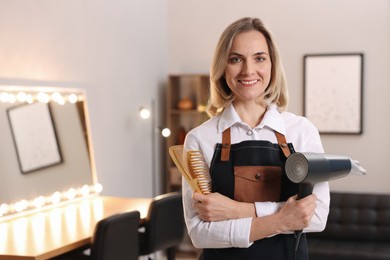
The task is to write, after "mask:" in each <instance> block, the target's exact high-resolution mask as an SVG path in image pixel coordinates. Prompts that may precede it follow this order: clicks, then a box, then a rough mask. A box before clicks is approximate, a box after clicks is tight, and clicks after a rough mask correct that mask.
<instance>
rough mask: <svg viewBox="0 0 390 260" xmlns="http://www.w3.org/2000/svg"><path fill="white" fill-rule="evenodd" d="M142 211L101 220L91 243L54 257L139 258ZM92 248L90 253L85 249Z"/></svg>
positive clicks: (79, 259) (61, 259)
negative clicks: (139, 230) (85, 246)
mask: <svg viewBox="0 0 390 260" xmlns="http://www.w3.org/2000/svg"><path fill="white" fill-rule="evenodd" d="M139 224H140V213H139V212H138V211H130V212H126V213H120V214H116V215H112V216H109V217H106V218H104V219H102V220H100V221H99V222H98V223H97V224H96V227H95V231H94V234H93V236H92V239H91V245H90V246H89V247H87V248H81V249H79V250H75V251H74V252H69V253H67V254H64V255H61V256H58V257H55V258H52V259H55V260H87V259H91V260H114V259H115V260H137V259H138V257H139V240H138V228H139ZM86 249H90V254H84V252H83V251H85V250H86Z"/></svg>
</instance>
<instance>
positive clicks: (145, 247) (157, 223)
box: [140, 192, 184, 255]
mask: <svg viewBox="0 0 390 260" xmlns="http://www.w3.org/2000/svg"><path fill="white" fill-rule="evenodd" d="M144 227H145V233H144V234H141V240H142V241H140V243H141V247H140V254H141V255H148V254H151V253H153V252H156V251H159V250H163V249H168V248H170V247H174V246H177V245H179V244H180V242H181V241H182V239H183V235H184V216H183V204H182V195H181V193H180V192H171V193H166V194H163V195H159V196H157V197H155V198H154V199H153V201H152V203H151V204H150V207H149V211H148V215H147V218H146V220H145V222H144Z"/></svg>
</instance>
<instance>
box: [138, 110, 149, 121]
mask: <svg viewBox="0 0 390 260" xmlns="http://www.w3.org/2000/svg"><path fill="white" fill-rule="evenodd" d="M139 116H140V117H141V118H142V119H148V118H149V117H150V110H149V109H147V108H141V109H140V111H139Z"/></svg>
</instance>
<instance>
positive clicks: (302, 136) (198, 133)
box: [182, 104, 330, 248]
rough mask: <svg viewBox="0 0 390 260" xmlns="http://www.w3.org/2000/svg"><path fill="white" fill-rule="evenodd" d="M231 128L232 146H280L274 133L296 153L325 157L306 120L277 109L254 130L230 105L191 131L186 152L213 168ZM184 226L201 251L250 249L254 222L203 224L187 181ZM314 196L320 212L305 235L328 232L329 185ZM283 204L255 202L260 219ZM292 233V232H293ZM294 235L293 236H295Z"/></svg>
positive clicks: (316, 189) (321, 185)
mask: <svg viewBox="0 0 390 260" xmlns="http://www.w3.org/2000/svg"><path fill="white" fill-rule="evenodd" d="M229 127H230V128H231V143H232V144H234V143H239V142H242V141H245V140H268V141H270V142H272V143H277V139H276V136H275V132H274V131H278V132H279V133H281V134H284V135H285V137H286V140H287V142H288V143H292V144H293V146H294V149H295V151H296V152H315V153H323V152H324V151H323V147H322V143H321V139H320V136H319V133H318V130H317V129H316V128H315V127H314V125H313V124H312V123H310V122H309V120H307V119H306V118H304V117H301V116H297V115H294V114H292V113H289V112H282V113H280V112H279V111H278V110H277V107H276V105H274V104H272V105H270V106H269V107H268V108H267V111H266V113H265V115H264V118H263V120H262V121H261V123H260V124H259V125H258V126H256V127H255V128H253V129H252V128H251V127H249V125H247V124H245V123H243V122H242V121H241V119H240V117H239V116H238V114H237V112H236V111H235V109H234V106H233V105H232V104H230V105H229V106H227V107H226V108H225V110H224V111H223V112H222V113H221V114H220V115H218V116H215V117H213V118H211V119H209V120H208V121H206V122H204V123H203V124H202V125H200V126H198V127H196V128H194V129H192V130H191V131H190V132H189V133H188V134H187V136H186V139H185V143H184V150H200V151H202V153H203V155H204V157H205V161H206V162H207V164H208V165H209V166H210V162H211V159H212V156H213V154H214V149H215V146H216V144H217V143H221V142H222V132H223V131H224V130H225V129H227V128H229ZM182 184H183V186H182V193H183V206H184V217H185V223H186V226H187V229H188V233H189V236H190V238H191V240H192V242H193V244H194V246H195V247H198V248H227V247H244V248H245V247H249V246H250V245H251V244H252V242H250V241H249V234H250V229H251V222H252V218H243V219H233V220H225V221H218V222H205V221H202V220H201V219H200V218H199V216H198V214H197V212H196V210H195V209H194V208H193V206H192V205H193V203H194V201H193V199H192V195H193V191H192V189H191V187H190V186H189V185H188V184H187V182H186V181H185V179H184V178H183V181H182ZM313 193H314V194H316V195H317V198H318V199H317V208H316V210H315V215H314V217H313V219H312V222H311V224H310V225H309V227H307V228H306V229H304V232H319V231H322V230H323V229H324V228H325V225H326V220H327V216H328V213H329V200H330V199H329V183H328V182H323V183H319V184H317V185H315V187H314V190H313ZM283 203H284V202H256V203H255V208H256V213H257V216H259V217H262V216H267V215H271V214H274V213H276V212H277V211H278V210H279V209H280V208H281V207H282V205H283ZM292 232H293V231H292ZM292 232H291V233H292Z"/></svg>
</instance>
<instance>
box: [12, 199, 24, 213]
mask: <svg viewBox="0 0 390 260" xmlns="http://www.w3.org/2000/svg"><path fill="white" fill-rule="evenodd" d="M26 208H27V201H26V200H21V201H18V202H16V203H15V204H14V209H15V211H16V212H22V211H23V210H25V209H26Z"/></svg>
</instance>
